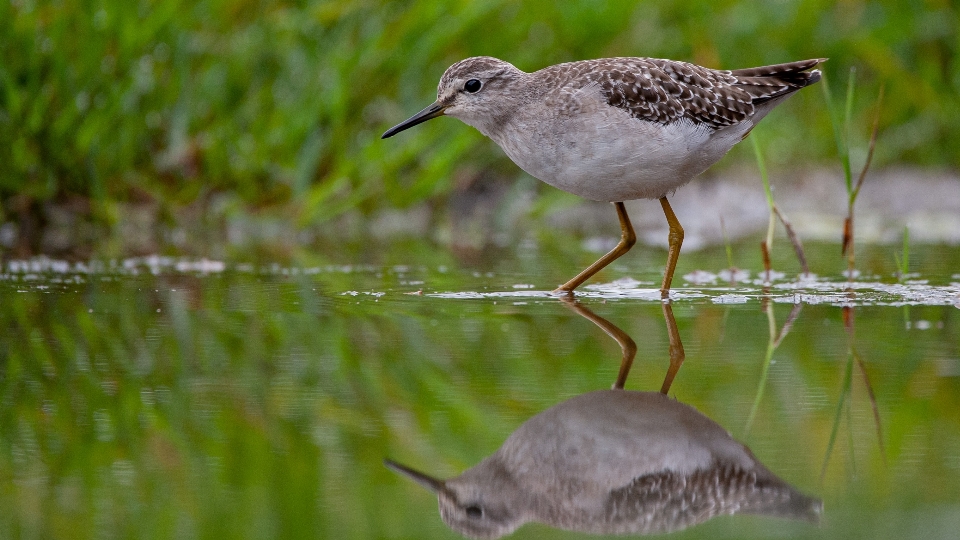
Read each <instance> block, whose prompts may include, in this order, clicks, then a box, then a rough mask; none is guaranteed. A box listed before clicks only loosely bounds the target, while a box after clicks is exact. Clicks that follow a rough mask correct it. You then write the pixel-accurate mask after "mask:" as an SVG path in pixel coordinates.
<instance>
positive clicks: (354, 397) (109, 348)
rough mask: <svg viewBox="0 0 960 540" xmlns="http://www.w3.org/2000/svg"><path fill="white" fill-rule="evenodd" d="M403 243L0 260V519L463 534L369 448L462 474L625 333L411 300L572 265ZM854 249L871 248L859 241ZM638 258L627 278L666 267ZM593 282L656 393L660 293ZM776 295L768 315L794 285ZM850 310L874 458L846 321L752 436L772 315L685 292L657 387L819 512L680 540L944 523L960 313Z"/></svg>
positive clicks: (599, 379) (799, 356)
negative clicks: (116, 269) (223, 266)
mask: <svg viewBox="0 0 960 540" xmlns="http://www.w3.org/2000/svg"><path fill="white" fill-rule="evenodd" d="M954 251H956V250H954ZM415 253H416V254H415V255H411V254H410V252H407V253H406V255H404V254H398V253H396V252H393V253H390V254H388V255H385V256H384V258H385V259H391V262H390V263H388V264H389V266H384V265H383V261H375V262H374V263H373V264H372V265H371V266H368V267H361V268H352V269H349V271H348V270H347V269H345V268H338V269H332V268H327V267H325V266H324V267H319V269H318V270H317V271H316V273H312V274H311V275H304V272H302V271H301V272H291V271H287V272H286V273H285V272H284V271H283V268H275V269H274V270H273V271H268V272H259V271H256V270H253V271H237V270H234V269H231V268H233V267H232V266H231V267H228V270H227V271H226V272H222V273H216V274H213V275H206V276H204V275H200V274H197V273H195V272H188V273H186V274H181V273H176V272H169V273H163V274H161V275H159V276H153V275H149V274H143V273H141V275H139V276H126V275H120V274H116V273H109V272H107V273H105V274H99V275H82V276H76V278H77V279H74V276H63V275H50V274H42V275H39V274H38V275H36V276H32V275H30V274H28V273H19V274H16V275H9V274H8V275H6V277H5V279H4V280H3V281H2V282H0V306H2V307H0V331H2V336H3V337H2V339H0V398H2V400H3V404H2V407H0V507H2V509H3V511H2V512H0V536H2V537H10V538H17V537H21V538H112V537H138V538H154V537H155V538H170V537H202V538H214V537H216V538H277V537H321V538H423V537H437V538H455V537H456V535H455V534H454V533H452V532H450V531H448V530H447V529H445V528H444V526H443V524H442V523H441V521H440V519H439V516H438V515H437V511H436V501H435V499H433V498H432V497H431V496H430V495H429V494H427V493H424V492H421V490H420V488H419V487H418V486H414V485H409V484H408V482H405V481H404V480H403V479H400V478H397V477H395V476H394V475H393V473H391V472H390V471H388V470H387V469H385V468H384V467H383V465H382V460H383V458H384V457H387V456H390V457H394V458H396V459H398V460H400V461H403V462H406V463H411V464H417V465H421V466H424V467H425V468H429V469H430V470H431V471H432V472H434V473H436V474H438V475H440V476H453V475H456V474H458V473H459V472H461V471H462V470H464V469H466V468H468V467H470V466H472V465H474V464H476V463H477V462H478V461H479V460H480V459H482V458H483V457H484V456H486V455H488V454H490V453H491V452H493V451H494V450H495V449H496V448H497V447H499V446H500V444H501V443H502V442H503V440H504V439H505V438H506V437H507V436H508V435H509V433H510V432H511V431H513V429H515V428H516V427H517V426H519V425H520V424H521V423H522V422H523V421H525V420H526V419H528V418H529V417H531V416H532V415H534V414H536V413H537V412H539V411H541V410H544V409H546V408H548V407H550V406H552V405H555V404H557V403H559V402H560V401H562V400H564V399H566V398H568V397H571V396H574V395H577V394H581V393H584V392H588V391H591V390H597V389H602V388H609V387H610V385H611V384H612V383H613V382H614V380H615V379H616V377H617V372H618V369H619V364H620V354H621V351H620V348H619V346H618V344H617V343H616V342H615V341H613V340H611V339H610V338H609V337H607V336H606V335H605V334H604V333H603V331H602V330H601V329H599V328H597V327H596V326H594V325H593V323H591V322H590V321H588V320H586V319H584V318H582V317H580V316H578V315H577V314H576V313H574V312H573V311H571V310H570V309H568V308H567V307H565V306H564V305H562V303H561V302H559V301H557V300H556V299H550V298H540V297H535V296H528V297H517V298H489V297H488V298H474V299H451V298H436V297H431V296H429V295H415V294H406V293H412V292H416V291H418V290H419V289H421V288H423V289H424V292H426V293H430V292H431V291H513V292H518V291H519V292H523V291H525V290H527V289H523V288H520V289H514V288H513V285H516V284H527V283H533V284H534V285H535V288H546V287H549V286H550V285H549V284H548V285H546V287H544V286H543V285H544V282H545V278H542V274H540V273H539V272H538V271H537V269H538V268H539V267H540V265H543V266H544V267H547V266H550V265H554V264H555V265H556V266H557V267H558V268H560V270H558V271H556V272H554V271H553V270H551V272H554V273H556V274H558V275H561V274H563V275H565V271H564V269H563V268H564V263H563V262H562V261H556V260H550V259H547V260H546V262H544V261H542V260H541V261H533V262H531V261H530V260H529V259H523V260H518V259H509V260H507V261H506V262H501V263H499V266H496V267H495V268H483V267H480V268H479V269H478V268H477V267H473V266H470V265H459V264H458V263H457V262H456V261H447V260H443V257H444V256H443V255H442V254H441V255H437V254H436V253H426V254H424V255H421V254H420V253H419V252H415ZM931 253H936V252H935V251H933V250H932V249H931V250H928V251H927V252H926V257H925V254H924V251H923V250H922V249H918V250H916V252H915V253H914V255H913V256H914V257H915V259H916V260H921V261H922V260H924V259H925V258H926V260H931V261H934V262H933V263H931V265H932V266H930V268H932V269H933V270H931V271H929V272H927V271H926V270H927V268H920V269H919V270H920V272H921V274H922V275H923V276H924V277H930V279H931V281H932V282H935V283H938V284H949V283H950V282H951V281H957V278H952V277H951V274H950V273H949V272H945V271H944V269H945V268H949V266H944V264H947V263H944V261H950V260H952V261H956V260H957V255H956V253H952V252H949V253H947V255H945V256H943V257H936V258H934V257H932V256H931V255H930V254H931ZM654 255H656V252H654ZM660 255H662V253H661V254H660ZM861 255H862V256H863V257H864V259H865V260H869V257H870V254H869V252H868V251H867V250H864V251H863V252H862V253H861ZM831 256H832V255H831ZM697 257H698V256H697V254H692V256H691V257H690V259H689V260H690V262H689V263H688V264H698V262H697V261H698V258H697ZM396 260H403V262H404V263H405V264H410V265H412V266H411V268H398V267H396V266H395V264H397V263H396V262H394V261H396ZM438 260H442V261H443V262H442V263H441V264H443V265H444V266H447V268H446V269H445V271H443V272H441V271H439V270H438V269H437V268H438V267H439V266H440V265H441V264H438V263H437V261H438ZM717 260H720V259H717ZM421 261H430V262H429V264H427V263H422V262H421ZM418 264H424V267H420V266H416V265H418ZM511 265H513V266H511ZM531 265H533V266H531ZM574 266H575V265H574ZM651 266H652V268H649V269H644V270H643V271H641V272H640V276H641V277H639V278H638V279H641V280H643V281H650V282H651V283H652V282H655V281H656V273H655V264H654V265H651ZM838 266H839V265H838ZM294 267H297V268H307V267H309V264H302V265H299V266H296V265H295V266H294ZM258 268H259V267H258ZM708 268H709V267H708ZM268 269H269V268H268ZM713 270H714V271H715V270H716V268H713ZM488 271H489V272H493V274H492V275H491V277H487V274H486V273H487V272H488ZM474 272H476V275H475V274H474ZM625 273H626V272H624V273H618V272H617V271H616V269H614V271H613V272H608V273H607V274H606V275H604V276H601V279H613V278H616V277H619V276H620V275H623V274H625ZM293 274H297V275H293ZM552 275H553V274H552V273H551V274H549V276H548V277H550V276H552ZM67 277H70V279H69V282H66V281H68V280H67V279H66V278H67ZM558 279H562V277H560V278H558ZM76 281H79V283H77V282H76ZM893 281H894V280H892V278H891V279H890V280H888V282H891V283H892V282H893ZM421 282H422V283H421ZM484 287H486V288H484ZM353 293H356V294H353ZM372 293H376V294H372ZM381 293H382V294H381ZM583 302H584V304H585V305H587V306H589V307H590V309H592V310H593V311H594V312H596V313H597V314H599V315H601V316H602V317H604V318H606V319H607V320H609V321H611V322H612V323H614V324H615V325H617V326H619V327H620V328H622V329H623V330H624V331H625V332H626V333H627V334H629V335H630V336H631V337H632V338H633V339H634V340H635V341H636V343H637V346H638V354H637V357H636V361H635V362H634V367H633V371H632V372H631V375H630V378H629V379H628V381H627V388H631V389H635V390H648V391H656V390H658V389H659V387H660V384H661V382H662V379H663V376H664V374H665V372H666V370H667V368H668V365H669V354H668V347H669V343H668V336H667V331H666V328H665V323H664V318H663V311H662V309H661V306H660V304H659V302H648V301H641V300H634V299H623V300H613V299H606V300H605V299H600V298H589V297H588V298H585V299H583ZM771 309H772V310H773V313H774V315H775V318H776V321H778V323H779V324H782V321H785V320H786V319H787V317H788V315H789V314H790V312H791V309H792V305H789V304H778V303H773V304H771ZM854 310H855V313H856V325H855V337H854V343H855V345H856V349H857V353H858V355H859V357H860V358H861V359H862V360H863V362H864V366H865V370H866V372H867V373H868V374H869V378H870V381H871V384H872V389H873V391H874V393H875V395H876V402H877V407H878V411H879V416H880V419H881V422H882V433H883V439H884V446H885V450H886V454H887V462H886V464H884V460H883V458H882V456H881V452H880V447H879V444H878V440H877V429H876V425H875V422H874V420H873V412H872V406H871V402H870V399H869V396H868V394H867V391H866V389H865V386H864V384H863V382H862V379H861V378H860V376H859V374H858V372H857V371H856V368H854V371H853V373H852V381H851V384H850V387H849V391H846V390H844V377H845V373H846V370H847V366H848V338H847V333H846V332H845V330H844V325H843V320H842V315H841V309H840V308H839V307H836V306H833V305H829V304H822V305H808V306H805V307H804V308H803V310H802V313H801V314H800V315H799V317H798V318H797V319H796V321H795V322H794V324H793V327H792V330H791V331H790V333H789V334H788V335H786V337H785V338H784V339H783V340H782V341H781V342H780V343H779V345H778V347H777V348H776V350H775V351H774V352H773V354H772V356H771V363H770V364H769V366H768V367H767V368H766V369H767V372H766V380H765V382H764V393H763V395H762V396H761V399H760V400H759V404H758V406H757V410H756V414H755V416H754V418H753V422H752V425H751V426H750V429H749V431H747V429H746V428H747V419H748V416H749V414H750V411H751V408H752V406H753V404H754V401H755V399H756V397H757V392H758V384H759V383H760V380H761V374H762V373H763V370H764V362H765V357H766V352H767V347H768V341H769V335H770V332H769V319H768V314H767V313H765V312H764V311H763V309H762V308H761V305H760V302H759V301H757V300H756V299H755V298H753V297H751V298H750V299H748V301H747V302H746V303H743V304H733V305H716V304H713V303H712V302H711V297H710V296H709V295H708V296H707V297H705V298H696V299H693V300H688V301H684V300H679V301H677V302H675V303H674V306H673V311H674V313H675V315H676V318H677V323H678V327H679V332H680V335H681V336H682V338H683V345H684V348H685V350H686V361H685V363H684V364H683V367H682V368H681V369H680V371H679V373H678V374H677V376H676V379H675V380H674V382H673V386H672V389H671V395H673V396H675V397H676V398H678V399H680V400H681V401H683V402H685V403H688V404H690V405H693V406H694V407H696V408H697V409H698V410H700V411H701V412H703V413H704V414H706V415H707V416H709V417H710V418H712V419H713V420H714V421H716V422H717V423H719V424H720V425H721V426H723V427H725V428H726V429H728V430H730V431H731V432H732V433H733V435H734V436H735V437H736V438H738V439H739V440H741V441H742V442H744V443H746V444H747V445H749V446H750V447H751V448H752V450H753V451H754V453H756V454H757V456H758V457H759V458H760V459H761V460H762V461H763V462H764V463H765V464H767V465H768V466H769V467H770V468H771V469H772V470H774V471H775V472H776V473H777V474H778V475H779V476H781V477H782V478H784V479H785V480H787V481H788V482H791V483H793V484H794V485H796V486H798V488H800V489H801V490H803V491H805V492H807V493H813V494H816V495H817V496H819V497H822V498H823V499H824V504H825V517H824V525H823V527H822V528H821V529H811V528H809V526H807V525H803V524H794V523H783V522H780V521H773V520H769V519H762V518H750V517H741V516H736V517H731V518H722V519H718V520H714V521H712V522H710V523H707V524H705V525H702V526H700V527H695V528H693V529H690V530H687V531H683V532H682V533H679V534H677V535H674V536H677V537H697V538H699V537H710V538H716V537H721V538H741V537H769V536H778V535H782V534H788V533H789V534H795V535H801V536H827V537H835V538H850V537H860V538H877V537H889V538H894V537H896V538H900V537H911V536H917V535H919V534H920V533H921V532H922V533H923V535H924V537H928V538H929V537H938V536H940V537H950V536H949V535H951V534H953V531H954V530H955V528H954V527H955V524H956V522H957V520H958V516H960V505H958V503H957V501H960V415H958V414H957V412H956V411H958V410H960V339H958V336H960V317H958V316H960V311H958V310H957V308H955V307H953V306H950V305H943V306H923V305H921V306H911V307H909V308H907V307H890V306H857V307H855V308H854ZM908 323H909V324H908ZM845 394H846V399H848V400H849V402H848V403H847V404H840V405H839V407H842V414H840V415H839V418H840V420H839V425H838V426H837V427H836V430H837V433H838V435H837V437H836V443H835V444H834V447H833V450H832V453H831V456H830V461H829V463H828V464H827V468H826V475H825V477H824V480H823V481H822V482H820V481H819V479H818V478H819V474H820V471H821V468H822V467H823V464H824V460H825V457H826V454H827V448H828V442H829V439H830V437H831V433H832V432H833V431H834V427H835V418H837V414H836V413H837V410H838V403H839V400H840V398H841V396H844V395H845ZM544 536H546V537H563V538H572V537H577V535H572V534H570V533H562V532H558V531H553V530H551V529H547V528H545V527H542V526H536V525H533V526H527V527H524V528H522V529H521V530H519V531H518V532H517V533H516V534H515V535H514V536H513V537H514V538H533V537H544Z"/></svg>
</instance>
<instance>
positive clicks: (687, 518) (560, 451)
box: [385, 390, 823, 538]
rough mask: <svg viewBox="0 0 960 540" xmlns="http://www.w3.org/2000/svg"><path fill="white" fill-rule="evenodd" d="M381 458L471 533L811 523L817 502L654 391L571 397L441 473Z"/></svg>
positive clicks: (723, 432) (496, 534)
mask: <svg viewBox="0 0 960 540" xmlns="http://www.w3.org/2000/svg"><path fill="white" fill-rule="evenodd" d="M385 463H386V465H387V466H388V467H390V468H391V469H393V470H395V471H397V472H399V473H401V474H403V475H404V476H407V477H409V478H411V479H413V480H415V481H416V482H418V483H419V484H421V485H422V486H424V487H426V488H427V489H430V490H431V491H433V492H435V493H436V494H437V498H438V500H439V504H440V515H441V517H442V518H443V521H444V522H445V523H446V524H447V525H448V526H450V527H451V528H453V529H454V530H456V531H457V532H459V533H461V534H463V535H465V536H468V537H470V538H499V537H501V536H503V535H505V534H509V533H511V532H513V531H514V530H516V529H517V528H518V527H520V526H521V525H523V524H524V523H527V522H531V521H535V522H540V523H545V524H547V525H551V526H553V527H558V528H561V529H567V530H573V531H581V532H589V533H595V534H655V533H663V532H668V531H676V530H680V529H683V528H685V527H689V526H691V525H695V524H698V523H702V522H704V521H707V520H709V519H711V518H713V517H714V516H719V515H724V514H740V513H744V514H759V515H767V516H776V517H783V518H791V519H799V520H805V521H810V522H814V523H816V522H819V520H820V516H821V514H822V512H823V503H822V502H821V501H820V500H819V499H817V498H815V497H810V496H807V495H804V494H803V493H801V492H800V491H798V490H797V489H796V488H794V487H793V486H791V485H790V484H788V483H787V482H785V481H783V480H781V479H780V478H779V477H777V476H776V475H775V474H774V473H772V472H771V471H770V470H769V469H767V468H766V467H765V466H764V465H763V464H762V463H761V462H760V461H759V460H758V459H757V458H756V457H755V456H754V455H753V453H752V452H751V451H750V449H749V448H747V447H746V446H744V445H742V444H740V443H739V442H737V441H736V440H734V439H733V438H732V437H731V436H730V434H729V433H727V431H726V430H725V429H723V428H722V427H721V426H720V425H718V424H717V423H716V422H714V421H713V420H711V419H709V418H707V417H706V416H704V415H703V414H702V413H700V412H699V411H697V410H696V409H694V408H693V407H691V406H689V405H684V404H683V403H680V402H679V401H675V400H673V399H671V398H669V397H667V396H665V395H663V394H660V393H656V392H633V391H627V390H601V391H598V392H590V393H587V394H583V395H580V396H576V397H574V398H571V399H569V400H567V401H564V402H563V403H560V404H558V405H555V406H553V407H551V408H550V409H547V410H546V411H544V412H542V413H540V414H538V415H536V416H534V417H533V418H531V419H529V420H527V421H526V422H525V423H524V424H523V425H521V426H520V427H519V428H518V429H517V430H516V431H514V432H513V434H511V435H510V437H509V438H507V440H506V441H505V442H504V443H503V446H501V447H500V449H499V450H497V451H496V452H495V453H494V454H493V455H491V456H489V457H487V458H486V459H484V460H483V461H481V462H480V463H478V464H477V465H476V466H474V467H472V468H470V469H468V470H466V471H464V472H463V474H461V475H459V476H457V477H454V478H450V479H447V480H442V479H439V478H434V477H432V476H430V475H427V474H425V473H422V472H420V471H417V470H415V469H411V468H410V467H407V466H405V465H400V464H399V463H396V462H393V461H389V460H387V461H386V462H385Z"/></svg>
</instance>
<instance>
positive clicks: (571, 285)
mask: <svg viewBox="0 0 960 540" xmlns="http://www.w3.org/2000/svg"><path fill="white" fill-rule="evenodd" d="M662 200H664V201H665V200H666V199H662ZM613 204H614V206H615V207H616V209H617V216H618V217H619V218H620V242H618V243H617V245H616V246H615V247H614V248H613V249H611V250H610V253H607V254H606V255H604V256H603V257H600V260H598V261H597V262H595V263H593V264H591V265H590V266H589V267H587V269H586V270H584V271H583V272H580V273H579V274H577V276H576V277H575V278H573V279H571V280H570V281H568V282H566V283H564V284H563V285H561V286H560V287H559V288H558V289H557V290H555V291H553V292H555V293H556V292H564V291H565V292H568V293H570V292H573V290H574V289H576V288H577V287H579V286H580V284H582V283H583V282H584V281H586V280H588V279H590V277H591V276H592V275H594V274H596V273H597V272H599V271H600V270H602V269H603V267H605V266H607V265H608V264H610V263H611V262H613V261H615V260H616V259H617V258H619V257H620V256H621V255H623V254H624V253H626V252H628V251H630V248H631V247H633V245H634V244H636V243H637V235H636V233H634V232H633V226H632V225H630V216H628V215H627V209H626V208H625V207H624V206H623V203H622V202H616V203H613ZM671 214H672V212H671ZM667 219H668V221H669V218H667ZM674 220H676V218H674ZM678 226H679V225H678ZM680 236H681V238H682V237H683V229H681V230H680Z"/></svg>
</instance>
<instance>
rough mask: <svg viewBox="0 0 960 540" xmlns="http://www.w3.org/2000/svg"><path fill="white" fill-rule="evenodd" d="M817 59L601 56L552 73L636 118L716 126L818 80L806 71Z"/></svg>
mask: <svg viewBox="0 0 960 540" xmlns="http://www.w3.org/2000/svg"><path fill="white" fill-rule="evenodd" d="M819 62H820V60H806V61H801V62H792V63H789V64H780V65H776V66H765V67H761V68H751V69H743V70H736V71H719V70H714V69H709V68H705V67H701V66H697V65H694V64H690V63H687V62H676V61H673V60H662V59H656V58H604V59H599V60H587V61H583V62H573V63H571V64H561V65H560V66H554V68H561V67H562V68H563V69H561V70H558V71H557V72H556V78H560V77H565V78H568V81H556V82H560V83H565V84H563V85H567V84H571V83H572V84H573V85H587V84H591V83H592V84H597V85H598V86H599V88H600V90H601V92H602V94H603V96H604V98H605V99H606V101H607V103H608V104H609V105H611V106H613V107H617V108H620V109H623V110H625V111H627V112H629V113H630V115H631V116H633V117H634V118H637V119H640V120H645V121H648V122H656V123H659V124H670V123H673V122H676V121H679V120H681V119H687V120H690V121H692V122H693V123H695V124H699V125H704V126H707V127H711V128H713V129H720V128H723V127H726V126H732V125H734V124H737V123H739V122H742V121H743V120H744V119H746V118H749V117H750V116H752V115H753V113H754V110H755V107H754V106H755V105H758V104H760V103H762V102H764V101H768V100H770V99H774V98H777V97H780V96H783V95H785V94H789V93H790V92H793V91H796V90H799V89H800V88H803V87H804V86H807V85H808V84H811V83H813V82H816V81H817V80H819V79H820V77H819V73H818V72H814V73H809V72H805V71H804V70H807V69H810V68H812V67H814V66H816V65H817V64H818V63H819Z"/></svg>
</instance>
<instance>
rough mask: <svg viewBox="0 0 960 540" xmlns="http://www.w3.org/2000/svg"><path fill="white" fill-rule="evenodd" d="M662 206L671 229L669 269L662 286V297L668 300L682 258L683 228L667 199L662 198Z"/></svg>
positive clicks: (668, 250)
mask: <svg viewBox="0 0 960 540" xmlns="http://www.w3.org/2000/svg"><path fill="white" fill-rule="evenodd" d="M660 206H662V207H663V215H664V216H666V217H667V225H668V226H669V227H670V236H669V237H668V242H669V246H668V248H667V269H666V271H665V272H664V274H663V283H662V284H661V285H660V296H661V297H662V298H668V297H669V296H670V282H672V281H673V271H674V270H676V268H677V258H679V257H680V245H681V244H683V227H681V226H680V221H678V220H677V216H676V214H674V213H673V208H671V207H670V203H669V202H667V198H666V197H660Z"/></svg>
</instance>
